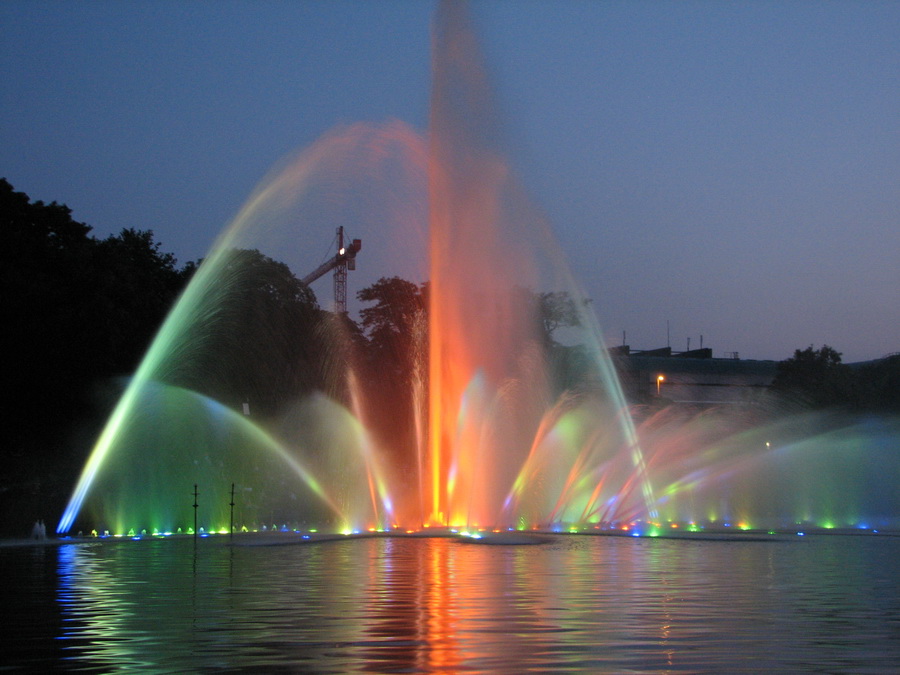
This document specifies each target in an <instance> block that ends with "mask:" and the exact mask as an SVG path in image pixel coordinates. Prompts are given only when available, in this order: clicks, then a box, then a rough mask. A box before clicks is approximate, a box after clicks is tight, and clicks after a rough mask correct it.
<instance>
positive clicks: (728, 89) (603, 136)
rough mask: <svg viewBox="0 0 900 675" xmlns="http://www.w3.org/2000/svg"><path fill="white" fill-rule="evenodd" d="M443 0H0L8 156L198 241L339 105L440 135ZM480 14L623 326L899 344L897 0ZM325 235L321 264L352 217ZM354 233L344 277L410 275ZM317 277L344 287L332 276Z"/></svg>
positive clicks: (847, 346) (756, 349)
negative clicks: (436, 49) (436, 121)
mask: <svg viewBox="0 0 900 675" xmlns="http://www.w3.org/2000/svg"><path fill="white" fill-rule="evenodd" d="M433 11H434V3H433V2H425V1H422V2H412V1H400V0H397V1H391V0H386V1H381V2H363V1H361V0H360V1H357V2H349V1H342V0H329V1H324V0H322V1H318V2H312V1H301V0H295V1H292V2H288V1H287V0H283V1H282V0H259V1H250V0H224V1H221V2H216V3H206V2H199V1H185V2H175V1H171V0H159V1H156V2H127V3H126V2H106V1H103V0H99V1H96V2H91V3H72V2H49V1H46V0H5V1H4V2H2V3H0V73H2V81H3V84H2V86H0V96H2V104H0V105H2V116H0V176H3V177H5V178H6V179H7V180H9V181H10V182H11V183H12V184H13V186H14V187H15V188H16V189H17V190H20V191H23V192H26V193H28V194H29V195H30V196H31V197H32V198H33V199H43V200H45V201H52V200H56V201H59V202H63V203H66V204H67V205H68V206H70V207H71V208H72V209H73V215H74V217H75V218H76V219H77V220H80V221H83V222H86V223H87V224H89V225H91V226H93V228H94V234H95V235H97V236H100V237H103V236H106V235H107V234H110V233H116V232H118V231H119V230H121V229H122V228H124V227H134V228H138V229H152V230H153V231H154V232H155V233H156V239H157V240H158V241H160V242H161V243H162V249H163V250H164V251H170V252H173V253H175V255H176V256H177V257H178V259H179V261H181V262H185V261H187V260H191V259H196V258H199V257H202V256H203V255H205V253H206V251H207V249H208V247H209V246H210V245H211V244H212V242H213V240H214V238H215V237H216V235H217V234H218V232H219V231H220V230H221V229H222V227H223V226H224V225H225V224H226V223H227V222H228V221H229V220H230V219H231V218H232V217H233V216H234V215H235V213H236V212H237V210H238V209H239V208H240V207H241V205H242V204H243V203H244V201H245V200H246V199H247V198H248V196H249V195H250V193H251V191H252V190H253V188H254V187H255V186H256V184H257V183H258V182H259V181H260V180H261V179H262V178H263V177H264V176H265V175H266V174H267V172H268V171H269V170H270V169H271V168H272V166H273V165H276V164H277V163H278V162H279V161H280V160H282V159H283V158H284V157H285V156H287V155H290V154H292V153H294V152H296V151H298V150H301V149H303V148H304V147H307V146H309V145H310V144H312V143H313V142H315V141H316V139H318V138H319V137H321V136H322V135H323V134H325V133H327V132H328V131H329V130H330V129H333V128H334V127H335V126H336V125H341V124H344V125H346V124H352V123H354V122H357V121H364V122H373V123H384V122H387V121H389V120H392V119H399V120H402V121H404V122H406V123H408V124H410V125H412V126H413V127H415V128H417V129H420V130H422V131H424V130H425V128H426V126H427V119H428V107H429V98H428V97H429V86H430V78H431V73H430V61H429V60H430V56H429V48H430V30H431V27H430V24H431V18H432V15H433ZM472 15H473V18H474V23H475V29H476V32H477V33H478V36H479V38H480V40H481V43H482V48H483V51H484V53H485V55H486V59H487V67H488V70H489V72H490V74H491V77H492V79H493V85H494V88H495V90H496V94H497V98H498V101H499V107H500V111H501V120H502V128H503V132H504V134H505V138H504V139H503V145H504V147H506V148H507V149H508V155H509V157H510V161H511V163H512V166H513V168H514V169H515V171H516V172H517V173H518V174H519V176H520V177H521V180H522V182H523V184H524V185H525V187H526V189H527V190H528V192H529V194H530V195H531V197H532V198H533V200H534V201H535V202H536V203H537V204H539V205H540V207H541V208H542V209H543V211H544V213H545V214H546V216H547V217H548V218H549V219H550V221H551V222H552V223H553V226H554V229H555V231H556V233H557V236H558V237H559V239H560V241H561V244H562V247H563V249H564V250H565V252H566V254H567V256H568V258H569V262H570V264H571V266H572V269H573V270H574V273H575V276H576V277H577V278H578V279H579V281H580V282H581V284H582V285H583V286H584V288H585V290H586V292H587V294H588V295H589V296H590V297H592V298H593V299H594V303H593V304H594V307H595V308H596V310H597V312H598V316H599V318H600V322H601V325H602V326H603V328H604V330H605V332H606V335H607V339H608V341H609V342H610V343H612V344H618V343H621V341H622V333H623V331H627V341H628V343H629V344H631V345H632V347H633V348H652V347H660V346H665V344H666V323H667V321H668V323H669V326H670V334H671V344H672V346H673V348H676V349H683V348H684V347H685V346H686V340H687V338H688V337H690V338H691V346H692V347H697V346H699V337H700V335H703V336H704V337H703V340H704V346H708V347H712V348H713V353H714V355H715V356H723V355H724V354H725V352H734V351H737V352H739V353H740V355H741V357H742V358H762V359H777V360H780V359H783V358H787V357H788V356H790V355H791V354H792V353H793V350H794V349H796V348H803V347H806V346H807V345H809V344H813V345H815V346H817V347H818V346H820V345H822V344H823V343H827V344H829V345H831V346H833V347H835V348H836V349H838V350H839V351H841V352H843V354H844V360H845V361H847V362H852V361H859V360H865V359H871V358H877V357H880V356H882V355H884V354H886V353H889V352H894V351H898V350H900V331H898V327H900V2H893V1H892V2H879V1H877V0H875V1H871V2H850V1H847V2H825V1H823V2H801V1H797V2H781V1H776V2H767V1H765V0H759V1H754V2H692V1H689V0H686V1H683V2H662V1H659V2H651V1H646V2H642V1H640V0H637V1H629V2H625V1H615V0H610V1H608V2H599V1H598V2H549V1H540V2H539V1H536V0H535V1H529V0H516V1H513V0H506V1H504V0H494V1H492V2H475V3H473V5H472ZM312 234H313V235H314V240H315V241H317V242H320V243H321V246H319V248H318V249H317V250H316V251H315V252H314V255H312V256H311V258H310V265H309V267H310V269H311V268H312V267H314V266H315V265H316V264H318V262H319V261H320V260H321V257H322V252H323V250H324V249H326V248H327V246H328V241H329V240H330V239H331V237H332V234H333V226H332V225H331V224H326V225H324V226H323V230H322V232H321V234H319V233H312ZM353 234H354V236H362V238H363V240H364V249H363V253H362V254H361V257H360V261H359V269H360V272H358V273H351V276H350V288H349V292H350V294H351V295H352V294H353V293H355V291H356V290H358V289H359V287H360V286H359V284H363V285H365V284H366V283H371V281H373V280H374V279H377V278H378V277H380V276H391V275H393V274H402V273H403V272H404V270H400V269H394V268H393V267H392V264H391V263H390V257H389V256H384V257H383V258H380V257H379V247H378V246H373V247H367V246H366V242H367V241H373V239H375V238H377V233H368V232H365V233H353ZM367 253H368V254H369V255H368V257H366V254H367ZM363 269H365V270H366V272H365V273H363V272H362V270H363ZM294 271H295V272H296V273H297V274H298V276H302V275H303V274H305V273H306V272H307V271H309V270H306V269H295V270H294ZM354 275H357V276H354ZM355 279H359V281H358V282H355ZM314 289H315V290H316V293H317V295H318V296H319V298H320V301H321V302H322V304H323V305H324V306H328V305H329V304H330V301H331V290H330V284H328V283H324V284H320V285H316V286H314Z"/></svg>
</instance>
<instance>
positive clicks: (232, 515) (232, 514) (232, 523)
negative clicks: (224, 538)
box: [228, 483, 234, 539]
mask: <svg viewBox="0 0 900 675" xmlns="http://www.w3.org/2000/svg"><path fill="white" fill-rule="evenodd" d="M229 506H230V507H231V529H230V530H229V532H230V534H229V535H228V536H229V538H230V539H234V483H232V484H231V503H230V504H229Z"/></svg>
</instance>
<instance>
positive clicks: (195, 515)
mask: <svg viewBox="0 0 900 675" xmlns="http://www.w3.org/2000/svg"><path fill="white" fill-rule="evenodd" d="M198 494H200V493H199V492H197V484H196V483H194V541H196V540H197V495H198Z"/></svg>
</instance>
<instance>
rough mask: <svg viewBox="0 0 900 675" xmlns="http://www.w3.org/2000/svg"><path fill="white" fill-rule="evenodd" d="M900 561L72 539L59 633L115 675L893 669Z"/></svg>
mask: <svg viewBox="0 0 900 675" xmlns="http://www.w3.org/2000/svg"><path fill="white" fill-rule="evenodd" d="M898 560H900V539H897V538H889V537H884V538H875V537H869V538H867V537H808V538H806V540H805V541H802V542H797V543H794V542H791V543H782V542H696V541H664V540H650V539H644V540H633V539H625V538H623V539H619V538H608V537H586V536H582V537H559V538H555V539H553V540H552V541H551V542H550V543H548V544H546V545H542V546H483V545H475V544H461V543H458V542H456V541H451V540H447V539H430V540H423V539H363V540H355V541H338V542H331V543H321V544H316V545H303V546H275V547H229V546H227V545H225V544H224V543H221V542H215V541H212V540H210V541H203V542H200V543H199V545H198V546H197V548H196V551H195V549H194V546H193V543H192V542H190V541H142V542H120V543H111V542H106V543H97V544H80V545H64V546H60V547H59V548H58V561H57V562H58V570H57V573H58V580H57V582H56V583H57V585H56V588H55V595H56V600H57V602H58V605H59V611H60V613H61V624H60V623H59V622H56V623H54V622H53V621H45V622H43V623H42V626H44V628H42V630H44V631H47V632H55V631H58V637H59V638H61V639H60V640H58V643H59V644H60V645H61V656H54V657H52V658H54V659H56V658H61V659H62V664H67V666H66V667H73V668H79V669H81V668H84V669H98V670H103V671H107V670H119V669H129V670H130V669H142V668H143V669H150V670H153V671H168V672H183V671H185V670H197V669H219V668H241V669H243V668H247V669H250V668H253V669H260V670H267V669H284V668H289V669H295V670H304V671H310V672H351V671H376V672H459V671H469V672H488V671H490V672H510V673H513V672H515V673H521V672H525V671H527V670H541V671H564V670H582V671H585V670H587V671H607V672H609V671H621V670H628V669H632V670H641V671H663V672H665V671H679V670H680V671H685V670H686V671H697V670H707V671H719V672H724V671H729V672H735V671H741V670H745V671H760V670H766V669H768V670H774V671H783V672H788V671H798V670H822V669H826V670H828V669H830V670H853V671H855V672H885V671H886V670H889V669H890V667H892V665H896V663H897V662H898V659H900V582H898V578H900V575H898V573H897V572H898V570H897V561H898ZM48 590H50V591H51V593H52V592H54V590H53V589H48ZM13 599H14V600H15V597H14V598H13ZM54 637H56V636H54ZM35 644H36V645H37V644H38V642H35ZM22 663H25V661H24V660H23V661H22ZM58 665H60V664H59V663H57V666H58Z"/></svg>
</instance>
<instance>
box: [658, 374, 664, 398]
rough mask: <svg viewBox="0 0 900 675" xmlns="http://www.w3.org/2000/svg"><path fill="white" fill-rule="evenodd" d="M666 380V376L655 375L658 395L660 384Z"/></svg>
mask: <svg viewBox="0 0 900 675" xmlns="http://www.w3.org/2000/svg"><path fill="white" fill-rule="evenodd" d="M665 381H666V376H665V375H663V374H659V375H657V376H656V395H657V396H659V391H660V386H661V385H662V383H663V382H665Z"/></svg>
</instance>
